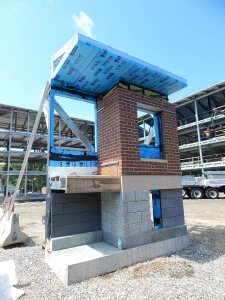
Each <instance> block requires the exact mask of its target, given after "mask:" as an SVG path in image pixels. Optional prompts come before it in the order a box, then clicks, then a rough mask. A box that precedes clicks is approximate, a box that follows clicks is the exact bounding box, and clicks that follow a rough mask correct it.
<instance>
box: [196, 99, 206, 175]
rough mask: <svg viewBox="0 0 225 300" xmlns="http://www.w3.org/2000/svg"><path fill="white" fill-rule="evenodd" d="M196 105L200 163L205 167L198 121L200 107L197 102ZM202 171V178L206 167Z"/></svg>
mask: <svg viewBox="0 0 225 300" xmlns="http://www.w3.org/2000/svg"><path fill="white" fill-rule="evenodd" d="M194 105H195V121H196V128H197V135H198V147H199V155H200V163H201V165H203V158H202V147H201V136H200V130H199V121H198V105H197V101H196V100H195V101H194ZM201 169H202V176H204V167H201Z"/></svg>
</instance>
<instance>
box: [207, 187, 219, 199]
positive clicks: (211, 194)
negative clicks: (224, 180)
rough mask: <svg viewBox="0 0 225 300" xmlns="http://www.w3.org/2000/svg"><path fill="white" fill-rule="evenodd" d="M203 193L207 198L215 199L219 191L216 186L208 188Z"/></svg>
mask: <svg viewBox="0 0 225 300" xmlns="http://www.w3.org/2000/svg"><path fill="white" fill-rule="evenodd" d="M205 195H206V197H207V198H208V199H217V198H218V197H219V192H218V190H217V188H208V189H207V190H206V192H205Z"/></svg>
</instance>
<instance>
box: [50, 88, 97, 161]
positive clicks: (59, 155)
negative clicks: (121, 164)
mask: <svg viewBox="0 0 225 300" xmlns="http://www.w3.org/2000/svg"><path fill="white" fill-rule="evenodd" d="M55 96H61V97H66V98H70V99H74V100H78V101H79V100H80V101H85V102H89V103H93V104H94V105H95V151H94V152H91V151H79V150H63V149H57V148H55V146H54V127H55V126H54V102H55ZM97 122H98V120H97V105H96V99H95V98H94V97H90V96H88V95H80V94H76V93H75V91H74V90H72V91H65V90H63V88H59V87H57V88H55V87H54V86H51V90H50V95H49V166H68V165H69V166H70V165H72V166H79V167H85V166H87V167H94V166H97V163H98V153H97V149H98V126H97Z"/></svg>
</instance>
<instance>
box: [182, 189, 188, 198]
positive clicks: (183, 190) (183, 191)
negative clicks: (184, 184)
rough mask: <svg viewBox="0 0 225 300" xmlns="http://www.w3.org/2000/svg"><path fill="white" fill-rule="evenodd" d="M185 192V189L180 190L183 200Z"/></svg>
mask: <svg viewBox="0 0 225 300" xmlns="http://www.w3.org/2000/svg"><path fill="white" fill-rule="evenodd" d="M186 194H187V193H186V190H185V189H182V197H183V198H184V197H185V196H186Z"/></svg>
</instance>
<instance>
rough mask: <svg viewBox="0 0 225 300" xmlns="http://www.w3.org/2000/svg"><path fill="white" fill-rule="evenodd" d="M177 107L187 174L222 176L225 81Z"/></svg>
mask: <svg viewBox="0 0 225 300" xmlns="http://www.w3.org/2000/svg"><path fill="white" fill-rule="evenodd" d="M174 105H175V107H176V114H177V129H178V135H179V142H180V147H179V148H180V156H181V169H182V171H183V174H185V175H188V174H194V175H202V174H204V173H205V172H210V171H214V172H215V171H220V172H221V173H222V171H223V170H225V147H224V146H225V81H224V82H221V83H218V84H216V85H214V86H211V87H209V88H207V89H205V90H202V91H200V92H198V93H196V94H193V95H191V96H189V97H186V98H184V99H181V100H179V101H176V102H175V103H174ZM217 173H218V172H217Z"/></svg>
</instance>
